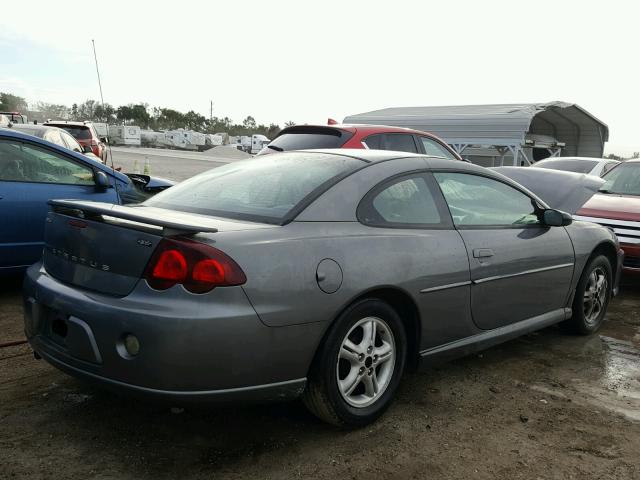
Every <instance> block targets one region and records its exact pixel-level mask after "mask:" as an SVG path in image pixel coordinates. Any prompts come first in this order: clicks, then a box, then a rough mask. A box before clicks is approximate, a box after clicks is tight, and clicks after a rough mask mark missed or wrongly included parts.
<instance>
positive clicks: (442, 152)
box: [418, 137, 457, 160]
mask: <svg viewBox="0 0 640 480" xmlns="http://www.w3.org/2000/svg"><path fill="white" fill-rule="evenodd" d="M418 138H420V141H421V142H422V146H423V147H424V153H426V154H427V155H432V156H434V157H444V158H448V159H450V160H457V159H456V157H454V156H453V155H451V152H450V151H449V150H447V149H446V148H444V147H443V146H442V145H440V144H439V143H438V142H436V141H435V140H433V139H431V138H429V137H418Z"/></svg>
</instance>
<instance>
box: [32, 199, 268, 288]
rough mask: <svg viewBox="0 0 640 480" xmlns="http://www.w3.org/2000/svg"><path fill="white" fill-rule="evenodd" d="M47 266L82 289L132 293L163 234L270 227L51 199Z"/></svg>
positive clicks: (155, 210)
mask: <svg viewBox="0 0 640 480" xmlns="http://www.w3.org/2000/svg"><path fill="white" fill-rule="evenodd" d="M49 204H50V206H51V211H50V212H49V213H48V215H47V219H46V228H45V247H44V254H43V265H44V268H45V270H46V271H47V273H48V274H49V275H51V276H52V277H54V278H56V279H58V280H60V281H62V282H64V283H67V284H71V285H75V286H78V287H80V288H83V289H88V290H93V291H97V292H101V293H106V294H109V295H115V296H125V295H127V294H129V293H130V292H131V291H132V290H133V288H134V287H135V286H136V284H137V283H138V281H139V280H140V278H141V277H142V275H143V273H144V270H145V267H146V265H147V263H148V261H149V259H150V258H151V255H152V254H153V252H154V250H155V248H156V246H157V245H158V243H159V242H160V240H161V239H162V238H163V237H165V236H174V235H193V234H196V233H200V232H205V233H215V232H218V231H219V230H227V231H230V230H247V229H255V228H272V227H273V226H272V225H264V224H253V223H250V222H239V221H229V220H225V219H218V218H214V217H208V216H204V215H198V214H193V213H183V212H178V211H174V210H166V209H161V208H153V207H142V206H135V207H124V206H120V205H112V204H106V203H99V202H83V201H73V200H51V201H50V202H49Z"/></svg>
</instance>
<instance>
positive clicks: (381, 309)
mask: <svg viewBox="0 0 640 480" xmlns="http://www.w3.org/2000/svg"><path fill="white" fill-rule="evenodd" d="M406 345H407V340H406V333H405V330H404V326H403V324H402V320H401V319H400V317H399V316H398V314H397V313H396V311H395V310H394V309H393V308H391V306H389V305H388V304H387V303H385V302H382V301H380V300H377V299H365V300H361V301H359V302H357V303H355V304H353V305H352V306H350V307H349V308H347V310H346V311H345V312H343V313H342V314H341V315H340V317H339V318H338V319H337V320H336V322H335V324H334V325H333V327H332V328H331V330H330V331H329V334H328V335H327V337H326V339H325V341H324V342H323V344H322V346H321V347H320V350H319V351H318V353H317V355H316V359H315V360H314V364H313V366H312V368H311V372H310V374H309V381H308V383H307V388H306V389H305V392H304V394H303V397H302V400H303V402H304V404H305V405H306V406H307V408H308V409H309V410H310V411H311V412H312V413H313V414H314V415H316V416H317V417H319V418H320V419H321V420H324V421H326V422H328V423H331V424H333V425H337V426H349V427H361V426H364V425H367V424H369V423H371V422H373V421H374V420H375V419H377V418H378V417H379V416H380V415H382V413H383V412H384V411H385V410H386V409H387V407H388V406H389V405H390V403H391V401H392V399H393V396H394V394H395V392H396V390H397V388H398V385H399V383H400V379H401V377H402V373H403V371H404V366H405V361H406V356H407V348H406Z"/></svg>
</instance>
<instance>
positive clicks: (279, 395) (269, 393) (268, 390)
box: [29, 340, 306, 405]
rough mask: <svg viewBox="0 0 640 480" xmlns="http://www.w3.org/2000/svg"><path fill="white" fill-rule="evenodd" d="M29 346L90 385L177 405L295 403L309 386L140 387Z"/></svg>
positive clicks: (294, 382) (298, 381)
mask: <svg viewBox="0 0 640 480" xmlns="http://www.w3.org/2000/svg"><path fill="white" fill-rule="evenodd" d="M29 343H30V344H31V347H32V348H33V350H34V351H36V352H38V354H39V355H40V356H41V357H42V358H43V359H44V360H46V361H47V362H48V363H50V364H51V365H53V366H54V367H56V368H58V369H59V370H61V371H63V372H65V373H68V374H69V375H72V376H74V377H76V378H79V379H81V380H84V381H86V382H87V383H91V384H94V385H96V386H98V387H101V388H105V389H107V390H110V391H113V392H116V393H119V394H127V395H130V396H133V397H139V398H143V399H147V400H155V401H159V402H165V403H171V404H173V405H175V404H185V403H189V404H192V403H207V404H214V403H222V404H229V403H236V402H241V403H267V402H278V401H284V400H292V399H294V398H297V397H299V396H300V395H302V392H303V391H304V387H305V385H306V378H299V379H296V380H289V381H285V382H278V383H270V384H266V385H253V386H249V387H240V388H227V389H223V390H196V391H180V390H158V389H155V388H149V387H141V386H139V385H131V384H129V383H124V382H119V381H117V380H113V379H111V378H106V377H101V376H100V375H96V374H93V373H90V372H88V371H86V370H83V369H80V368H77V367H73V366H71V365H69V364H67V363H65V362H63V361H61V360H60V359H59V358H58V357H57V356H55V355H50V354H49V353H45V352H46V351H47V350H46V347H44V348H43V346H42V345H41V344H39V342H38V340H35V341H34V340H30V342H29Z"/></svg>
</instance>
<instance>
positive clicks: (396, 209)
mask: <svg viewBox="0 0 640 480" xmlns="http://www.w3.org/2000/svg"><path fill="white" fill-rule="evenodd" d="M523 170H529V171H531V173H536V172H535V171H534V169H523ZM540 172H541V171H539V172H537V173H540ZM543 173H544V172H543ZM552 173H556V172H552ZM582 177H588V176H586V175H584V176H582ZM561 178H562V181H563V182H564V181H565V178H564V177H561ZM590 178H592V177H590ZM579 180H580V179H578V181H579ZM574 186H575V187H576V188H577V187H579V184H578V185H574ZM50 204H51V211H50V212H49V214H48V216H47V223H46V225H47V227H46V240H45V249H44V256H43V261H42V263H39V264H36V265H33V266H32V267H31V268H30V269H29V270H28V272H27V275H26V277H25V284H24V300H25V332H26V335H27V337H28V339H29V341H30V343H31V345H32V347H33V349H34V350H35V352H36V353H37V354H38V355H39V356H41V357H42V358H44V359H45V360H47V361H48V362H50V363H51V364H52V365H54V366H55V367H57V368H60V369H61V370H63V371H65V372H67V373H69V374H72V375H76V376H78V377H80V378H84V379H86V380H88V381H90V382H93V383H98V384H100V385H102V386H104V387H106V388H111V389H113V390H116V391H118V392H122V393H130V394H134V395H139V396H147V397H150V398H156V399H163V400H165V401H168V402H170V403H171V405H176V404H181V403H184V402H219V401H226V402H237V401H240V400H245V401H247V400H249V401H258V400H263V401H264V400H266V401H272V400H285V399H291V398H296V397H298V396H302V398H303V400H304V402H305V404H306V405H307V407H308V408H309V409H310V410H311V411H312V412H313V413H315V414H316V415H317V416H318V417H320V418H321V419H323V420H325V421H327V422H330V423H333V424H336V425H347V426H362V425H365V424H367V423H369V422H372V421H373V420H375V419H376V418H377V417H378V416H379V415H381V414H382V413H383V412H384V410H385V409H386V408H387V406H388V405H389V404H390V402H391V400H392V398H393V396H394V394H395V392H396V389H397V387H398V385H399V383H400V380H401V378H402V375H403V372H404V371H405V368H406V367H408V366H416V365H417V364H418V363H420V362H423V363H424V364H425V365H428V364H433V363H435V362H438V361H442V360H445V359H447V358H453V357H457V356H461V355H465V354H469V353H471V352H473V351H476V350H479V349H482V348H486V347H489V346H492V345H495V344H497V343H500V342H503V341H506V340H509V339H512V338H514V337H517V336H519V335H522V334H525V333H528V332H531V331H533V330H537V329H540V328H543V327H546V326H549V325H552V324H555V323H559V322H564V325H565V326H567V328H569V329H572V330H573V331H575V332H577V333H579V334H583V335H586V334H591V333H594V332H596V331H597V330H598V328H599V327H600V326H601V325H602V322H603V321H604V318H605V313H606V309H607V305H608V303H609V299H610V298H611V295H612V293H614V292H615V291H616V283H617V278H618V272H619V263H620V260H619V248H618V243H617V240H616V237H615V235H614V234H613V233H612V232H611V231H610V230H608V229H606V228H603V227H601V226H599V225H594V224H593V223H586V222H572V219H571V216H570V215H569V214H568V213H563V212H561V211H559V210H554V209H552V208H550V207H549V206H548V205H547V204H546V203H545V202H544V200H542V199H540V198H539V197H537V196H536V195H534V194H533V193H531V192H530V191H528V190H526V189H525V188H523V187H522V186H521V185H519V184H518V183H516V182H514V181H511V180H509V179H508V178H507V177H505V176H503V175H500V174H498V173H495V172H492V171H490V170H487V169H484V168H482V167H478V166H476V165H472V164H470V163H467V162H461V161H451V160H450V159H443V158H435V157H428V156H424V155H416V154H410V153H402V152H384V151H379V150H364V149H360V150H335V149H333V150H307V151H296V152H285V153H279V154H274V155H267V156H263V157H255V158H253V159H250V160H245V161H239V162H234V163H231V164H227V165H225V166H222V167H219V168H215V169H213V170H210V171H208V172H205V173H202V174H200V175H197V176H195V177H193V178H191V179H189V180H186V181H185V182H183V183H181V184H179V185H176V186H175V187H173V188H171V189H169V190H167V191H165V192H162V193H160V194H158V195H157V196H155V197H153V198H151V199H150V200H148V201H147V202H145V203H143V204H141V205H137V206H135V207H127V206H119V205H112V204H109V203H97V202H86V201H65V200H55V201H52V202H50ZM558 205H559V206H561V205H562V203H558Z"/></svg>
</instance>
